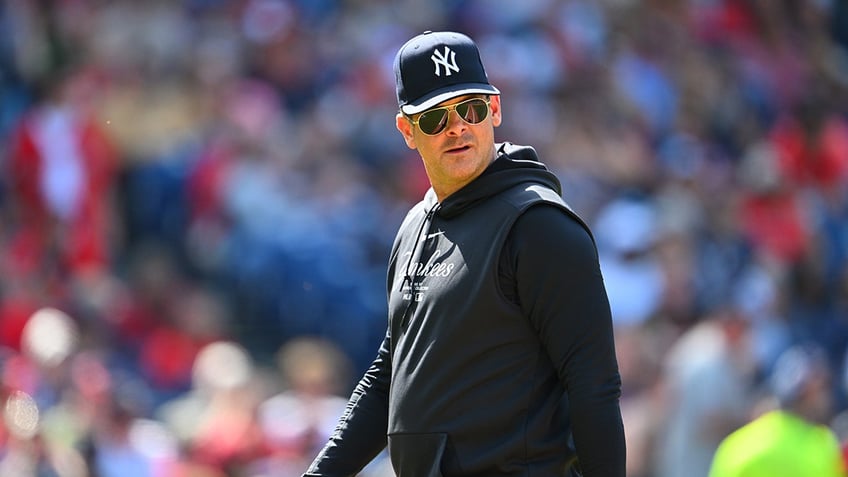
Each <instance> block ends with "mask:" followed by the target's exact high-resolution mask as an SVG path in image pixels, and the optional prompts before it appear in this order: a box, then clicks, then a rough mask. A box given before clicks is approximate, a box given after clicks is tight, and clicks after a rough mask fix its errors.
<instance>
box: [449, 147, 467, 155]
mask: <svg viewBox="0 0 848 477" xmlns="http://www.w3.org/2000/svg"><path fill="white" fill-rule="evenodd" d="M469 149H471V146H459V147H452V148H450V149H448V150H447V152H448V153H449V154H456V153H459V152H465V151H467V150H469Z"/></svg>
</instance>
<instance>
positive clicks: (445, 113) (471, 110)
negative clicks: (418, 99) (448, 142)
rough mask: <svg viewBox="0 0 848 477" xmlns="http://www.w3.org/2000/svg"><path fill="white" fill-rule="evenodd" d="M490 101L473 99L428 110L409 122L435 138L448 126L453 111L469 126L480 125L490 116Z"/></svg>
mask: <svg viewBox="0 0 848 477" xmlns="http://www.w3.org/2000/svg"><path fill="white" fill-rule="evenodd" d="M489 101H490V100H489V99H488V98H487V99H483V98H471V99H467V100H465V101H462V102H459V103H456V104H451V105H450V106H442V107H439V108H433V109H428V110H427V111H424V112H423V113H421V114H420V115H418V119H412V118H411V117H409V120H410V121H411V122H412V124H417V125H418V129H420V130H421V132H423V133H424V134H426V135H428V136H435V135H436V134H439V133H440V132H442V131H444V130H445V128H446V127H447V126H448V117H449V115H450V112H451V111H456V114H457V115H459V117H460V118H462V120H463V121H465V122H466V123H468V124H480V123H481V122H483V120H484V119H486V117H487V116H488V115H489Z"/></svg>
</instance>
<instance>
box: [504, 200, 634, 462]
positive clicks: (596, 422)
mask: <svg viewBox="0 0 848 477" xmlns="http://www.w3.org/2000/svg"><path fill="white" fill-rule="evenodd" d="M504 258H506V259H507V260H509V261H510V262H511V263H510V266H508V267H507V268H512V270H514V273H515V276H514V280H515V284H516V289H515V292H516V293H517V295H518V296H517V297H516V298H517V301H518V303H519V304H520V306H521V308H522V310H523V311H524V312H525V313H526V314H527V316H529V317H530V321H531V322H532V323H533V325H534V326H535V327H536V329H537V331H538V333H539V336H540V338H541V340H542V343H543V345H544V346H545V348H546V350H547V352H548V354H549V356H550V358H551V360H552V361H553V363H554V366H555V367H556V369H557V372H558V374H559V378H560V380H561V382H562V383H563V386H564V387H565V389H566V391H567V392H568V401H569V404H570V412H571V423H572V430H573V434H574V443H575V446H576V448H577V455H578V458H579V459H580V467H581V468H582V471H583V473H584V475H585V476H586V477H595V476H603V477H619V476H620V477H623V476H624V473H625V441H624V426H623V424H622V421H621V410H620V407H619V397H620V395H621V377H620V375H619V373H618V362H617V360H616V355H615V346H614V342H613V328H612V317H611V314H610V307H609V301H608V299H607V294H606V289H605V288H604V283H603V278H602V277H601V272H600V268H599V265H598V255H597V251H596V249H595V244H594V242H593V241H592V238H591V237H590V235H589V233H588V232H587V231H586V230H585V229H584V228H583V226H582V225H580V224H579V223H578V222H577V221H576V220H575V219H574V218H572V217H571V216H569V215H568V214H567V213H566V212H565V211H563V210H560V209H558V208H556V207H553V206H547V205H543V206H535V207H532V208H531V209H530V210H528V211H527V212H525V213H524V214H523V215H522V216H521V217H519V219H518V221H517V222H516V224H515V226H514V227H513V230H512V231H511V233H510V237H509V239H508V241H507V246H506V248H505V255H504Z"/></svg>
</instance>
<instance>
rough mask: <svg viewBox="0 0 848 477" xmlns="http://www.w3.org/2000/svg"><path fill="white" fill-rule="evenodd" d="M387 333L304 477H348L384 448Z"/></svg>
mask: <svg viewBox="0 0 848 477" xmlns="http://www.w3.org/2000/svg"><path fill="white" fill-rule="evenodd" d="M389 335H390V333H389V332H387V333H386V338H385V339H384V340H383V344H382V345H381V346H380V350H379V352H378V353H377V357H376V358H375V359H374V362H373V363H372V364H371V367H370V368H368V371H366V372H365V374H364V375H363V377H362V379H360V380H359V383H358V384H357V385H356V388H355V389H354V391H353V394H352V395H351V397H350V400H349V401H348V403H347V407H346V409H345V412H344V413H343V414H342V416H341V418H340V419H339V423H338V425H337V426H336V429H335V431H334V432H333V435H332V436H331V437H330V440H329V441H328V442H327V444H326V445H325V446H324V448H323V449H322V450H321V452H320V453H319V454H318V456H317V457H316V458H315V460H314V461H313V462H312V465H310V466H309V469H308V470H307V471H306V473H305V474H303V475H304V477H319V476H320V477H352V476H354V475H356V474H357V473H358V472H359V471H360V470H362V468H363V467H365V466H366V465H368V463H370V462H371V460H372V459H374V457H375V456H376V455H377V454H379V453H380V451H382V450H383V449H384V448H385V447H386V432H387V427H388V411H389V382H390V380H391V361H390V356H391V355H390V352H389V343H390V339H391V338H390V336H389Z"/></svg>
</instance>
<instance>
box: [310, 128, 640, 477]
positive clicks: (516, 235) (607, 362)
mask: <svg viewBox="0 0 848 477" xmlns="http://www.w3.org/2000/svg"><path fill="white" fill-rule="evenodd" d="M498 153H499V155H498V158H497V159H496V160H495V161H494V162H493V163H492V165H491V166H490V167H489V168H488V169H487V170H486V171H485V172H484V173H483V174H481V175H480V177H478V178H477V179H475V180H474V181H472V182H471V183H469V184H468V185H466V186H465V187H464V188H462V189H461V190H459V191H457V192H455V193H454V194H452V195H451V196H449V197H448V198H447V199H445V200H444V202H442V203H439V202H438V201H437V199H436V197H435V194H434V192H433V191H432V190H430V191H428V193H427V194H426V195H425V197H424V200H422V201H421V202H420V203H419V204H417V205H416V206H415V207H413V208H412V210H411V211H410V212H409V214H408V215H407V217H406V218H405V219H404V221H403V224H402V225H401V227H400V230H399V232H398V235H397V238H396V239H395V243H394V247H393V250H392V255H391V260H390V264H389V269H388V280H387V292H388V299H389V326H388V331H387V333H386V338H385V340H384V342H383V345H382V346H381V348H380V351H379V353H378V356H377V358H376V359H375V361H374V363H373V364H372V366H371V368H370V369H369V370H368V371H367V372H366V374H365V376H364V377H363V378H362V380H361V381H360V382H359V384H358V385H357V387H356V389H355V390H354V393H353V395H352V396H351V399H350V401H349V403H348V407H347V410H346V412H345V414H344V415H343V416H342V418H341V420H340V422H339V425H338V427H337V429H336V432H335V433H334V435H333V437H332V438H331V440H330V442H329V443H328V444H327V445H326V446H325V448H324V449H323V450H322V451H321V453H320V454H319V456H318V457H317V458H316V459H315V461H314V462H313V464H312V466H311V467H310V469H309V471H308V472H307V474H305V475H307V476H352V475H355V474H356V473H357V472H358V471H359V470H360V469H361V468H362V467H364V466H365V465H366V464H367V463H368V462H369V461H370V460H371V459H372V458H373V457H374V456H375V455H376V454H377V453H379V452H380V451H381V450H382V449H383V448H384V447H385V446H386V444H388V447H389V454H390V456H391V459H392V465H393V467H394V468H395V471H396V472H397V473H398V475H400V476H401V477H416V476H439V475H469V476H470V475H479V476H493V475H504V476H506V475H515V476H519V475H520V476H560V475H562V476H564V475H575V474H573V473H572V472H574V469H575V468H576V467H577V466H576V465H575V462H576V461H577V460H578V457H579V466H580V467H581V468H582V471H583V472H584V475H586V476H587V477H590V476H604V477H609V476H612V477H616V476H623V475H624V437H623V427H622V424H621V415H620V411H619V406H618V398H619V395H620V387H621V383H620V378H619V375H618V367H617V363H616V358H615V352H614V346H613V337H612V323H611V318H610V312H609V304H608V302H607V297H606V292H605V291H604V287H603V281H602V279H601V277H600V271H599V268H598V262H597V253H596V251H595V248H594V243H593V241H592V239H591V234H590V233H589V230H588V228H587V227H586V226H585V224H584V223H583V222H582V221H581V220H580V219H579V217H577V216H576V215H575V214H574V213H573V212H572V211H571V209H570V208H568V206H567V205H566V204H565V203H564V202H563V200H562V199H561V198H560V193H561V190H560V184H559V181H558V180H557V179H556V177H555V176H554V175H553V174H552V173H550V172H549V171H548V170H547V168H546V167H545V166H544V165H543V164H541V163H540V162H539V161H538V160H537V158H536V153H535V151H534V150H533V149H532V148H529V147H522V146H513V145H511V144H508V143H507V144H502V145H500V147H499V148H498ZM572 438H573V441H572ZM575 450H576V452H575Z"/></svg>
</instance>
